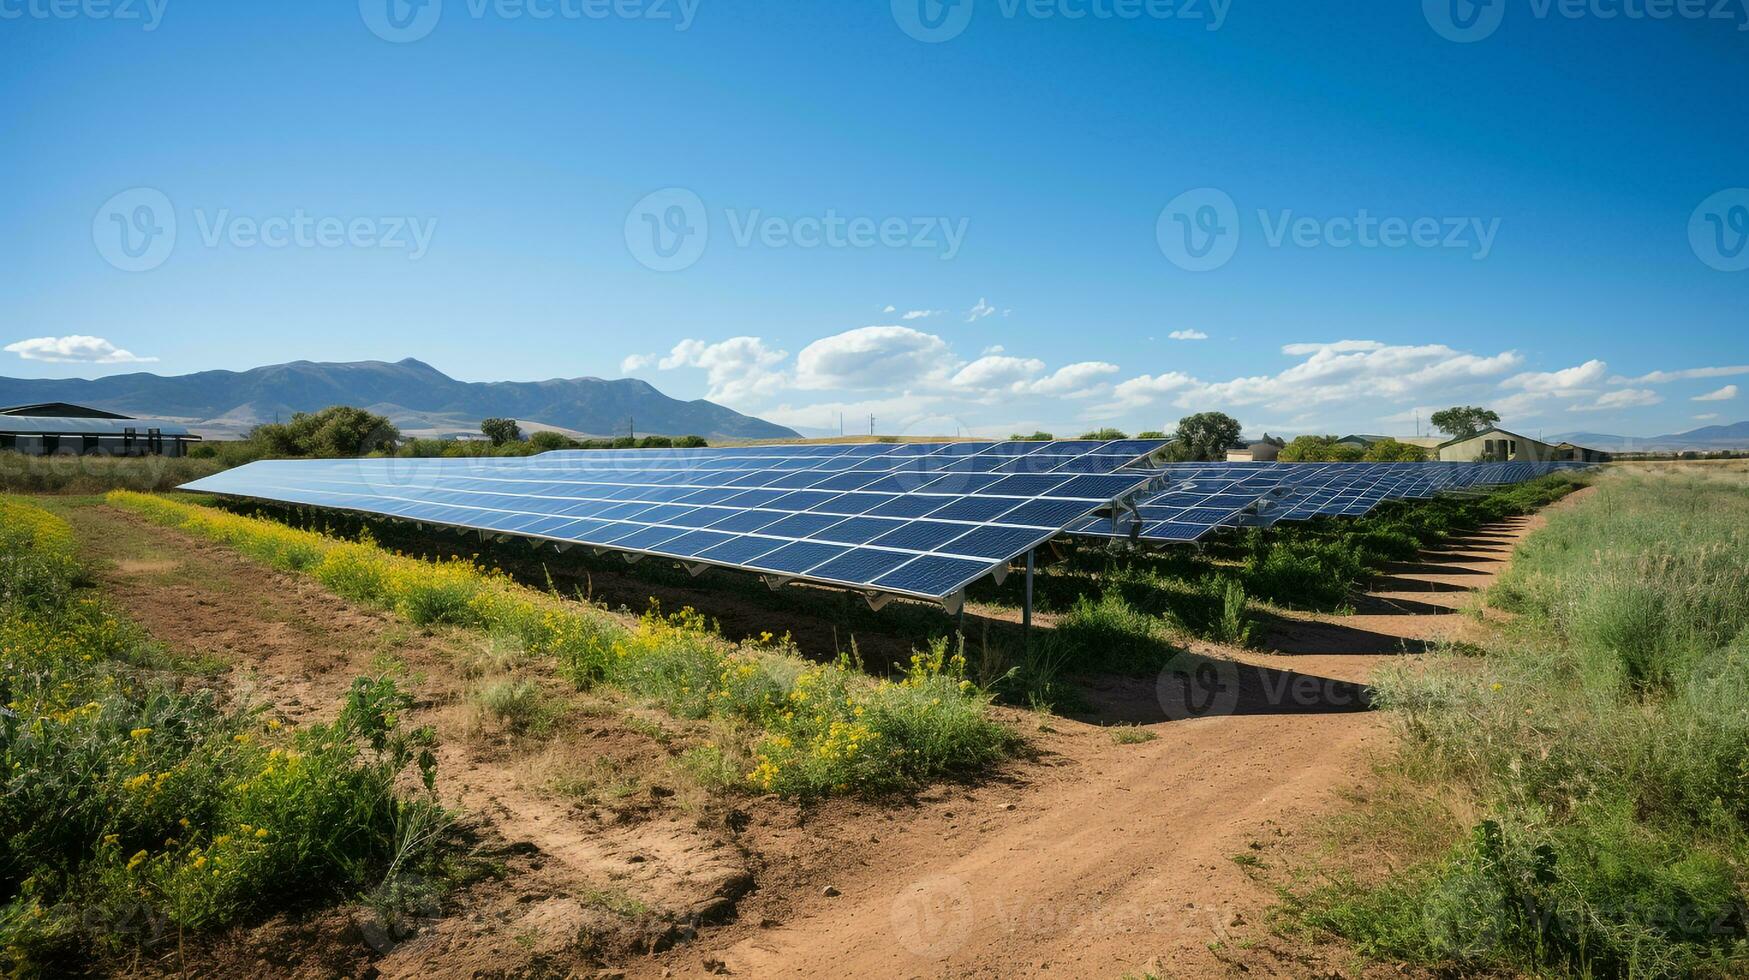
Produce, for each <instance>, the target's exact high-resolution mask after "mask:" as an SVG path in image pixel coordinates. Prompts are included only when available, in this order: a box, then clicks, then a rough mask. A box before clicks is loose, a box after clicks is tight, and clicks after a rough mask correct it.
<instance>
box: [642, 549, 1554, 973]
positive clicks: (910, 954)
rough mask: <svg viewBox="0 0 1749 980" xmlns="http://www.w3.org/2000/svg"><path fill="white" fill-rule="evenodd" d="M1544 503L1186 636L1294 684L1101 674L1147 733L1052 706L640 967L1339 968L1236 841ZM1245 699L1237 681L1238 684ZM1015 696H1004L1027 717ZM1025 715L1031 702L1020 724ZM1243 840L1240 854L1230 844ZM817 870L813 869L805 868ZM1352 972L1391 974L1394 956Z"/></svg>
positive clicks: (1378, 722)
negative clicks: (1200, 698) (1024, 739)
mask: <svg viewBox="0 0 1749 980" xmlns="http://www.w3.org/2000/svg"><path fill="white" fill-rule="evenodd" d="M1540 524H1541V518H1540V517H1529V518H1519V519H1513V520H1509V521H1503V522H1501V523H1500V524H1497V525H1494V526H1491V527H1489V528H1486V529H1484V530H1482V531H1480V532H1477V533H1476V534H1474V535H1469V536H1465V537H1462V538H1458V539H1455V540H1453V541H1451V542H1449V543H1448V544H1447V545H1446V546H1444V547H1441V548H1438V549H1434V550H1432V551H1430V552H1428V553H1426V554H1424V555H1423V556H1421V557H1420V558H1419V559H1418V560H1417V561H1415V562H1409V563H1403V564H1401V565H1396V566H1392V567H1391V568H1390V569H1388V570H1387V572H1386V574H1385V575H1384V576H1383V577H1381V579H1380V581H1379V583H1378V584H1379V586H1380V587H1379V588H1378V589H1377V590H1376V591H1373V592H1370V593H1369V594H1368V595H1367V596H1366V597H1365V598H1364V599H1363V600H1362V602H1361V603H1360V604H1359V606H1358V609H1359V611H1357V613H1356V614H1354V615H1348V616H1322V615H1294V616H1291V617H1290V618H1289V619H1287V620H1285V621H1283V622H1281V623H1280V624H1278V625H1277V627H1276V628H1275V630H1274V631H1273V633H1272V635H1271V636H1270V637H1269V638H1268V645H1269V648H1270V650H1271V651H1272V652H1270V653H1256V652H1251V651H1240V650H1233V649H1223V648H1220V647H1217V646H1214V645H1209V644H1197V645H1195V646H1194V647H1193V651H1194V652H1196V653H1200V654H1205V655H1210V656H1220V657H1227V658H1231V659H1232V660H1235V661H1237V662H1238V663H1239V664H1240V667H1239V670H1240V671H1245V670H1248V669H1249V668H1253V667H1254V668H1259V669H1260V672H1271V671H1273V672H1279V674H1280V675H1281V676H1282V677H1284V678H1286V679H1287V680H1288V681H1289V682H1293V683H1298V682H1301V681H1304V682H1305V684H1304V689H1306V690H1309V691H1311V692H1312V693H1311V695H1310V697H1309V698H1304V699H1301V696H1300V695H1298V694H1293V693H1286V694H1284V693H1283V692H1292V691H1294V690H1296V688H1294V687H1293V686H1292V684H1291V683H1290V684H1289V685H1288V686H1280V685H1275V684H1273V683H1270V682H1266V683H1265V685H1264V686H1265V687H1266V688H1268V689H1270V690H1274V691H1275V692H1276V695H1275V696H1276V697H1277V698H1278V699H1279V698H1281V697H1286V698H1288V699H1289V700H1295V699H1300V700H1299V703H1293V704H1276V705H1274V708H1275V710H1267V709H1268V708H1269V707H1270V706H1268V705H1259V706H1258V707H1257V710H1244V709H1243V708H1242V709H1241V710H1240V711H1238V713H1235V714H1233V715H1230V716H1226V717H1204V718H1191V719H1186V720H1181V721H1167V720H1163V719H1162V717H1161V716H1162V715H1163V714H1164V713H1165V712H1163V710H1162V708H1161V702H1160V700H1159V695H1158V692H1157V691H1156V689H1155V685H1154V682H1153V681H1152V680H1148V681H1144V682H1141V683H1133V682H1123V681H1117V680H1114V679H1113V680H1107V681H1106V682H1104V683H1102V684H1100V685H1098V686H1097V687H1096V688H1095V689H1094V690H1093V691H1092V692H1091V693H1092V694H1093V696H1094V699H1095V701H1096V703H1097V704H1098V706H1099V707H1100V709H1101V710H1102V712H1103V713H1104V714H1105V715H1106V717H1127V718H1135V717H1142V718H1145V717H1147V716H1148V713H1149V712H1152V716H1153V718H1154V719H1155V720H1154V721H1152V722H1151V723H1146V724H1144V725H1143V726H1142V727H1143V728H1144V729H1145V730H1146V731H1147V732H1149V733H1150V734H1152V735H1154V736H1155V738H1154V739H1153V740H1152V741H1148V742H1144V743H1142V744H1132V745H1118V744H1115V742H1114V740H1113V738H1112V736H1111V730H1110V729H1109V728H1106V727H1102V726H1100V725H1097V724H1087V723H1082V722H1075V721H1068V720H1063V719H1050V720H1049V722H1048V726H1047V727H1049V728H1050V729H1052V730H1051V731H1047V732H1041V733H1038V734H1033V733H1031V732H1029V733H1028V734H1029V738H1031V739H1032V740H1033V743H1034V746H1035V748H1036V749H1037V751H1038V752H1039V758H1038V760H1037V762H1038V764H1037V765H1034V766H1029V767H1024V768H1023V769H1022V772H1021V774H1020V776H1019V778H1018V779H1017V780H1016V781H1014V782H1012V783H1010V784H1007V785H992V784H984V785H980V786H977V787H973V788H958V787H955V788H948V789H944V790H939V791H938V792H937V794H935V795H934V796H933V797H931V798H926V799H925V801H924V802H923V803H922V804H920V809H921V811H922V812H921V813H919V814H917V815H914V816H911V817H910V818H909V819H906V820H903V821H900V822H899V823H898V825H897V826H894V827H891V828H890V829H889V832H887V833H885V834H883V835H881V836H880V838H879V841H878V843H877V844H876V846H875V847H873V848H872V849H868V850H865V851H863V852H861V853H860V855H859V858H858V860H857V861H847V862H846V863H845V864H844V865H843V866H842V867H841V868H839V869H838V873H837V874H836V875H835V876H832V877H831V878H830V879H829V880H830V881H831V882H832V883H833V888H834V890H835V891H837V892H838V894H836V895H826V894H824V893H823V891H821V892H812V893H810V894H808V895H805V896H799V897H795V898H794V901H792V903H791V905H790V907H789V908H788V910H787V913H788V914H787V916H786V920H785V921H783V922H781V923H778V922H772V921H766V922H763V923H759V924H753V923H748V922H741V923H737V924H736V925H734V926H732V927H728V928H725V929H723V930H720V931H717V932H715V933H713V934H709V935H707V936H705V937H704V938H703V939H702V940H701V942H700V943H698V944H696V945H694V946H692V947H688V948H686V949H677V950H673V951H670V952H668V953H666V954H664V955H662V956H660V957H656V958H653V959H652V960H650V961H649V962H647V963H645V964H643V965H642V966H641V967H638V968H635V969H634V970H633V973H634V974H635V975H638V976H651V977H655V976H669V975H677V976H693V975H700V974H708V973H720V972H727V973H730V974H734V975H740V976H753V977H761V978H766V977H819V976H868V977H923V976H932V977H933V976H946V977H1015V976H1034V975H1037V976H1045V975H1063V976H1089V977H1099V976H1106V977H1117V976H1120V975H1123V974H1125V973H1138V974H1139V973H1142V972H1144V971H1151V972H1154V973H1156V974H1158V975H1160V976H1163V977H1201V976H1231V975H1234V974H1237V973H1241V972H1243V973H1248V974H1251V975H1257V976H1293V977H1300V976H1306V975H1315V974H1320V973H1330V974H1331V975H1353V973H1354V970H1355V969H1356V967H1355V966H1354V963H1353V957H1352V955H1351V954H1349V953H1348V952H1347V951H1346V950H1344V949H1341V948H1334V947H1332V948H1319V947H1311V948H1308V947H1306V946H1305V945H1304V944H1298V945H1296V944H1290V943H1286V942H1283V941H1282V940H1281V939H1279V938H1278V937H1276V936H1274V935H1273V934H1272V933H1271V932H1270V931H1269V929H1268V928H1267V924H1266V921H1265V920H1266V914H1267V910H1268V909H1269V907H1270V905H1271V904H1272V903H1273V902H1274V900H1275V895H1274V893H1273V891H1272V890H1271V889H1270V888H1269V887H1268V886H1267V885H1265V884H1264V883H1262V882H1260V881H1258V880H1256V879H1254V878H1253V877H1252V876H1250V875H1249V874H1248V873H1247V872H1246V869H1245V868H1244V867H1243V866H1242V865H1241V863H1239V862H1238V861H1235V860H1234V857H1235V856H1236V855H1251V856H1258V855H1270V856H1274V855H1277V854H1291V853H1292V852H1293V851H1294V849H1295V848H1297V847H1303V846H1307V843H1306V842H1303V841H1300V840H1299V839H1298V831H1299V829H1300V828H1306V827H1308V826H1310V825H1311V824H1313V823H1314V822H1315V821H1317V820H1318V819H1320V818H1321V817H1323V816H1325V815H1327V814H1329V813H1331V812H1333V810H1334V809H1335V808H1336V807H1338V806H1340V805H1341V802H1340V798H1339V794H1340V793H1341V792H1342V791H1343V790H1344V789H1346V788H1349V787H1355V786H1359V785H1361V784H1362V783H1364V782H1365V780H1366V779H1367V778H1368V776H1369V766H1370V761H1371V760H1372V759H1374V758H1376V757H1377V753H1378V752H1379V751H1381V750H1383V749H1384V748H1386V747H1388V745H1389V744H1390V739H1391V737H1392V736H1391V734H1390V731H1389V728H1388V724H1387V721H1386V719H1385V718H1383V717H1382V716H1380V715H1377V714H1372V713H1349V712H1347V711H1346V710H1338V708H1339V706H1336V705H1331V704H1324V703H1321V702H1320V699H1333V697H1334V695H1332V693H1331V692H1333V691H1336V692H1339V691H1341V690H1343V688H1342V686H1341V685H1343V684H1345V683H1354V682H1364V681H1365V679H1366V677H1367V676H1368V674H1369V673H1370V672H1371V671H1372V669H1374V668H1375V667H1377V666H1378V665H1380V664H1381V663H1385V662H1390V661H1393V660H1399V659H1401V658H1403V657H1405V656H1414V655H1415V654H1416V653H1418V652H1420V651H1422V650H1425V649H1427V648H1428V646H1429V645H1430V644H1432V643H1436V642H1440V641H1446V640H1462V639H1464V638H1465V637H1467V636H1472V635H1474V631H1477V630H1482V629H1485V628H1486V626H1485V623H1484V621H1483V620H1482V618H1480V617H1478V616H1475V615H1470V614H1464V613H1462V612H1460V610H1462V609H1465V608H1467V607H1468V606H1469V605H1470V604H1471V602H1472V599H1473V594H1474V591H1475V590H1479V589H1481V588H1485V587H1486V586H1487V585H1488V584H1489V583H1491V582H1492V581H1493V580H1494V577H1495V575H1496V574H1497V573H1498V571H1499V570H1500V569H1501V568H1502V567H1504V563H1505V561H1506V560H1507V559H1508V558H1509V557H1510V555H1511V553H1512V549H1513V547H1514V546H1515V545H1516V544H1517V542H1519V541H1520V540H1522V539H1523V537H1524V536H1525V535H1527V534H1529V533H1530V532H1531V531H1532V530H1534V529H1535V528H1536V527H1538V526H1540ZM1240 704H1241V705H1243V704H1244V701H1241V702H1240ZM1025 717H1026V716H1021V718H1023V719H1024V718H1025ZM1034 727H1036V721H1035V725H1034ZM1242 860H1243V859H1242ZM822 880H828V879H826V878H824V877H821V876H818V875H816V876H815V877H814V878H813V879H811V883H813V884H814V885H816V886H817V885H818V884H819V882H820V881H822ZM1359 970H1360V972H1361V973H1362V974H1376V975H1379V976H1400V975H1402V974H1401V972H1400V971H1399V970H1398V969H1396V968H1394V967H1391V966H1387V965H1374V966H1364V967H1360V968H1359Z"/></svg>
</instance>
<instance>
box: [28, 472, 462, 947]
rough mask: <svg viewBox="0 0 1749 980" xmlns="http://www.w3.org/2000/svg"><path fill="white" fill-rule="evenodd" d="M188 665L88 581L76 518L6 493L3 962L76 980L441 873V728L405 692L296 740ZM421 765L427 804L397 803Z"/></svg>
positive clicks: (365, 702)
mask: <svg viewBox="0 0 1749 980" xmlns="http://www.w3.org/2000/svg"><path fill="white" fill-rule="evenodd" d="M188 666H189V665H188V664H186V663H184V662H181V661H179V660H178V659H177V658H175V657H172V656H167V655H166V654H165V653H164V652H162V651H160V650H158V649H157V648H156V647H155V646H154V645H153V644H151V643H150V642H148V640H147V639H146V637H145V636H144V635H143V634H142V633H141V632H140V631H139V630H138V629H136V628H135V627H133V626H132V625H130V624H129V623H127V622H124V621H122V620H120V619H117V618H116V617H114V616H112V615H110V614H109V613H108V612H107V611H106V610H105V608H104V607H103V605H102V603H101V602H100V601H99V600H98V599H97V598H96V597H95V596H93V595H92V594H91V593H90V592H89V590H88V589H86V588H85V587H84V585H83V582H82V578H81V570H80V568H79V565H78V562H77V561H76V560H75V558H74V554H73V541H72V534H71V531H70V529H69V528H68V526H67V525H66V524H65V523H64V522H62V521H61V520H60V519H59V518H57V517H55V516H53V515H51V514H49V513H48V512H47V511H44V510H42V509H41V508H38V507H34V506H32V505H29V504H26V503H23V502H21V501H17V500H9V499H6V498H0V702H3V703H4V708H5V710H4V711H3V712H0V783H3V789H4V791H3V792H0V968H4V969H5V970H6V971H7V972H9V973H12V972H19V973H32V972H49V973H54V972H61V971H62V970H65V969H72V968H74V967H75V966H76V965H77V964H80V963H85V962H90V961H92V960H98V959H102V958H103V957H105V956H122V955H125V954H126V951H127V950H128V949H130V948H138V947H142V946H145V947H150V946H152V945H154V944H158V943H164V942H167V941H173V940H174V939H175V937H176V935H177V934H178V933H180V932H183V931H188V930H210V929H217V928H220V927H223V926H226V925H228V924H231V923H237V922H244V921H248V920H250V919H252V918H254V917H257V916H260V915H264V914H266V913H269V912H274V911H280V910H283V909H285V908H287V907H290V906H296V905H299V904H305V903H311V902H316V903H321V902H326V901H331V900H333V899H335V898H339V897H345V896H350V895H356V894H358V893H360V892H362V891H364V890H366V889H369V888H372V887H374V886H377V885H381V884H384V883H385V881H386V879H388V878H391V877H394V876H396V875H399V874H401V873H402V872H407V871H424V870H428V868H427V866H426V865H427V862H428V861H429V860H430V859H431V858H432V856H433V854H434V852H435V845H434V835H435V833H436V831H437V829H439V828H440V827H441V824H442V817H441V811H440V810H439V809H438V808H437V806H436V805H435V803H433V802H432V800H431V798H430V796H429V788H430V785H431V783H430V780H431V779H432V778H433V776H434V774H433V771H432V767H431V758H430V755H429V753H428V752H427V751H426V749H425V748H424V743H425V742H426V741H427V739H428V736H427V734H426V733H423V732H419V733H415V732H407V731H404V730H403V729H402V728H401V726H400V725H399V724H398V723H397V722H396V720H395V719H396V717H397V716H398V715H399V714H400V713H402V712H404V711H405V709H406V707H407V706H408V705H410V703H411V702H410V700H409V699H407V698H406V696H405V695H404V694H402V693H401V692H400V691H398V690H397V689H396V688H395V687H394V685H393V684H392V683H388V682H371V681H362V680H361V681H360V682H359V685H358V686H356V687H355V688H354V690H353V692H352V694H351V696H350V697H349V698H348V700H347V703H346V705H345V707H344V708H343V710H342V711H341V713H340V716H339V719H338V720H337V721H336V722H334V723H333V724H329V725H313V726H309V727H307V728H303V729H301V730H297V731H293V730H290V729H288V728H285V727H284V726H282V725H281V724H280V723H279V722H278V721H275V720H272V716H271V712H270V711H269V709H268V706H262V705H256V706H238V705H232V704H229V703H227V702H226V700H225V699H224V697H223V696H222V695H221V694H220V693H218V692H215V691H214V690H213V689H212V688H211V687H209V686H207V683H208V678H206V677H203V676H198V675H190V674H188V673H186V672H184V671H185V670H186V669H187V667H188ZM415 768H416V769H418V770H420V771H421V772H422V774H423V776H424V778H425V779H426V787H427V789H426V792H424V793H420V794H413V795H408V794H402V793H398V792H397V790H396V782H397V779H398V778H399V777H400V776H401V774H402V772H403V771H404V770H408V769H415Z"/></svg>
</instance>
